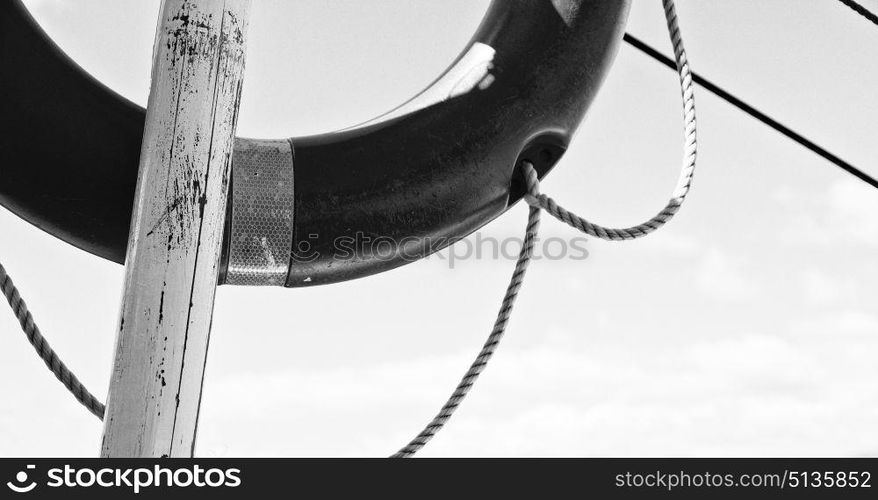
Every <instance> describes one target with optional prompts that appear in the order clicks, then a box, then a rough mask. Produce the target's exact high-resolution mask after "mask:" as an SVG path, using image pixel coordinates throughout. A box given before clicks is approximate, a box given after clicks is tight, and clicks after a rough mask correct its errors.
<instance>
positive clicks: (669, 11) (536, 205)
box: [393, 0, 697, 458]
mask: <svg viewBox="0 0 878 500" xmlns="http://www.w3.org/2000/svg"><path fill="white" fill-rule="evenodd" d="M663 4H664V7H665V19H666V20H667V23H668V33H669V34H670V37H671V43H672V44H673V46H674V58H675V60H676V62H677V73H679V75H680V89H681V92H682V95H683V133H684V137H685V138H684V142H683V166H682V169H681V171H680V177H679V179H678V181H677V186H676V188H674V192H673V194H672V195H671V200H670V201H669V202H668V204H667V205H666V206H665V208H663V209H662V210H661V211H660V212H659V213H658V214H656V215H655V216H654V217H653V218H651V219H649V220H648V221H646V222H644V223H642V224H638V225H636V226H632V227H629V228H624V229H612V228H607V227H603V226H599V225H597V224H592V223H591V222H588V221H587V220H585V219H583V218H582V217H579V216H578V215H576V214H574V213H572V212H570V211H568V210H566V209H564V208H563V207H561V206H559V205H558V204H557V203H555V200H553V199H552V198H550V197H548V196H546V195H544V194H540V183H539V178H538V177H537V171H536V169H534V167H533V165H532V164H531V163H529V162H523V163H522V168H523V169H524V175H525V179H526V180H527V193H526V194H525V200H526V201H527V203H528V204H529V205H530V212H529V214H528V224H527V231H526V233H525V238H524V244H523V245H522V248H521V253H520V254H519V256H518V261H517V262H516V263H515V271H514V272H513V273H512V279H511V280H510V282H509V286H508V287H507V289H506V295H505V296H504V297H503V303H502V305H501V306H500V312H499V313H498V314H497V320H496V321H495V322H494V329H493V330H492V331H491V335H489V336H488V340H487V342H485V345H484V346H483V347H482V350H481V351H480V352H479V355H478V356H476V359H475V361H474V362H473V363H472V365H470V367H469V369H468V370H467V371H466V374H464V376H463V379H461V381H460V383H459V384H458V385H457V387H456V388H455V389H454V392H453V393H452V394H451V397H450V398H448V401H446V402H445V404H444V405H442V408H441V409H440V410H439V413H438V414H437V415H436V416H435V417H434V418H433V420H431V421H430V423H429V424H427V426H426V427H425V428H424V430H422V431H421V432H420V433H419V434H418V435H417V436H415V438H414V439H412V440H411V441H410V442H409V443H408V444H407V445H406V446H404V447H403V448H402V449H400V450H399V451H398V452H397V453H396V454H395V455H393V458H409V457H412V456H414V454H415V453H417V452H418V450H420V449H421V448H423V447H424V445H426V444H427V442H428V441H429V440H430V439H432V438H433V436H435V435H436V433H437V432H439V430H440V429H442V427H443V426H444V425H445V424H446V423H447V422H448V420H449V419H450V418H451V415H452V414H453V413H454V411H455V410H457V408H458V407H459V406H460V403H461V402H462V401H463V398H465V397H466V395H467V394H468V393H469V391H470V389H472V386H473V384H474V383H475V381H476V379H477V378H478V377H479V375H480V374H481V373H482V371H483V370H484V369H485V366H486V365H487V364H488V361H489V360H490V359H491V356H493V355H494V352H495V350H496V349H497V345H498V344H499V342H500V339H501V338H502V337H503V334H504V333H505V331H506V326H507V324H508V322H509V317H510V315H511V314H512V306H513V304H514V303H515V298H516V296H517V295H518V291H519V289H520V288H521V285H522V282H523V281H524V274H525V271H526V270H527V266H528V264H529V262H530V259H531V256H532V253H533V242H534V240H535V238H536V236H537V229H538V228H539V220H540V210H545V211H546V212H549V213H550V214H551V215H553V216H554V217H556V218H557V219H559V220H561V221H563V222H565V223H567V224H569V225H570V226H572V227H574V228H576V229H578V230H580V231H582V232H584V233H586V234H589V235H591V236H594V237H597V238H602V239H605V240H631V239H634V238H640V237H642V236H646V235H647V234H649V233H651V232H653V231H655V230H656V229H658V228H660V227H662V226H663V225H665V224H666V223H667V222H668V221H669V220H671V218H673V217H674V214H676V213H677V211H678V210H679V209H680V206H681V205H682V204H683V201H684V200H685V199H686V195H687V194H688V193H689V187H690V185H691V184H692V176H693V175H694V173H695V156H696V151H697V141H696V128H697V127H696V122H695V98H694V95H693V89H692V75H691V73H690V71H689V62H688V60H687V59H686V51H685V50H684V49H683V38H682V36H681V35H680V26H679V25H678V22H677V12H676V10H675V9H674V1H673V0H663Z"/></svg>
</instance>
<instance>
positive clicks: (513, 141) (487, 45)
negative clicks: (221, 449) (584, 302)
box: [0, 0, 629, 286]
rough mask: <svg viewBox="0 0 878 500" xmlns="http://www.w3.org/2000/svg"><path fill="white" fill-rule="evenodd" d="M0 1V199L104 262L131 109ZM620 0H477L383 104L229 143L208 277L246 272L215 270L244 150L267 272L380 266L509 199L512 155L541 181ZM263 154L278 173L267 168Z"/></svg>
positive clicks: (130, 157)
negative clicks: (441, 47) (417, 76)
mask: <svg viewBox="0 0 878 500" xmlns="http://www.w3.org/2000/svg"><path fill="white" fill-rule="evenodd" d="M0 5H2V6H0V67H2V68H3V74H2V75H0V117H2V119H0V203H2V204H3V205H4V206H5V207H7V208H8V209H9V210H11V211H12V212H14V213H16V214H17V215H19V216H21V217H22V218H24V219H25V220H27V221H29V222H31V223H32V224H34V225H36V226H37V227H39V228H41V229H43V230H45V231H47V232H49V233H50V234H53V235H55V236H57V237H59V238H61V239H63V240H64V241H67V242H69V243H71V244H73V245H75V246H77V247H79V248H82V249H84V250H86V251H89V252H91V253H93V254H95V255H98V256H101V257H104V258H107V259H110V260H113V261H115V262H119V263H122V262H123V261H124V257H125V247H126V243H127V235H128V227H129V223H130V218H131V209H132V200H133V196H134V188H135V182H136V179H137V168H138V159H139V154H140V144H141V138H142V135H143V124H144V116H145V115H144V110H143V109H142V108H140V107H139V106H136V105H134V104H132V103H130V102H129V101H127V100H125V99H124V98H122V97H120V96H119V95H117V94H115V93H114V92H113V91H111V90H109V89H108V88H106V87H105V86H103V85H102V84H100V83H99V82H97V81H96V80H95V79H93V78H92V77H91V76H89V75H88V74H87V73H85V72H84V71H83V70H82V69H80V68H79V67H78V66H77V65H76V64H75V63H74V62H73V61H71V60H70V59H69V58H68V57H67V56H66V55H64V54H63V52H62V51H61V50H60V49H59V48H58V47H56V46H55V44H54V43H53V42H52V41H51V40H50V39H49V38H48V37H47V36H46V34H45V33H44V32H43V31H42V29H41V28H40V27H39V26H38V25H37V23H36V22H35V21H34V20H33V19H32V18H31V16H30V15H29V13H28V12H27V9H26V8H25V7H24V6H23V5H22V3H21V2H20V0H2V4H0ZM628 7H629V1H628V0H494V1H493V3H492V4H491V5H490V7H489V9H488V12H487V14H486V15H485V18H484V19H483V21H482V23H481V25H480V26H479V28H478V30H477V31H476V33H475V35H474V36H473V39H472V40H471V41H470V43H469V44H468V45H467V48H466V49H465V50H464V51H463V53H462V54H461V55H460V56H459V57H458V59H457V60H456V61H455V62H454V63H453V64H452V65H451V67H450V68H449V69H448V70H446V71H445V73H443V75H442V76H440V77H439V78H438V79H437V80H436V81H435V82H434V83H433V84H431V85H430V86H429V87H428V88H427V89H426V90H424V91H423V92H421V93H420V94H418V95H417V96H416V97H414V98H413V99H411V100H410V101H408V102H407V103H406V104H404V105H402V106H401V107H399V108H397V109H396V110H394V111H391V112H390V113H387V114H386V115H383V116H381V117H378V118H376V119H374V120H372V121H370V122H367V123H365V124H363V125H360V126H356V127H352V128H350V129H345V130H342V131H338V132H333V133H329V134H323V135H318V136H310V137H300V138H293V139H289V140H287V139H284V140H281V141H256V140H247V139H239V140H238V142H237V143H236V154H235V161H234V163H233V170H234V171H235V175H234V181H233V186H232V195H231V196H230V202H229V206H230V209H229V217H228V221H227V234H226V249H225V251H224V258H223V276H222V279H223V280H225V281H227V282H231V283H248V281H247V279H238V278H241V275H238V278H235V277H234V276H232V274H231V273H228V272H226V271H227V269H228V268H229V266H230V265H231V266H233V267H234V266H235V256H234V251H235V250H234V249H235V246H234V244H235V242H236V241H238V240H236V239H235V238H236V236H237V235H238V232H239V231H241V230H243V229H241V228H243V227H244V225H245V223H247V221H246V220H243V219H242V221H243V222H240V224H239V223H238V222H236V220H235V217H236V216H235V205H236V203H237V204H238V208H240V207H241V205H240V204H241V203H242V202H248V200H250V198H247V199H246V200H244V201H242V200H241V196H235V195H236V193H237V194H239V195H241V194H242V193H244V192H245V190H246V189H253V190H255V191H254V192H255V193H256V194H259V193H258V190H259V189H261V188H260V187H259V186H260V185H259V184H258V183H257V184H252V185H248V186H243V187H242V185H241V183H242V182H245V181H246V180H247V179H248V177H246V176H245V175H244V174H245V173H246V171H245V166H246V165H245V164H247V162H248V161H251V160H247V159H246V158H251V159H252V158H255V160H252V161H254V162H256V163H254V170H253V172H252V173H253V174H254V175H258V174H259V171H258V168H259V167H260V165H262V164H265V163H266V162H268V163H269V164H271V165H273V167H272V168H275V171H273V172H268V173H273V174H276V175H279V176H281V177H283V176H285V175H289V176H290V177H291V178H290V181H291V182H292V186H289V185H288V184H287V185H286V188H285V189H288V190H290V191H289V193H290V196H289V197H284V196H277V193H275V196H273V197H272V199H274V200H275V201H276V200H284V201H283V202H284V203H287V205H286V206H271V204H272V203H273V202H271V201H269V202H266V203H267V205H265V204H263V205H261V207H262V209H263V210H264V212H263V213H262V214H259V213H257V214H256V215H257V216H259V217H261V216H262V215H265V214H269V212H271V213H272V214H273V215H266V217H276V218H277V217H280V219H277V220H281V223H280V226H277V225H275V227H286V228H287V229H288V231H289V233H288V234H287V235H282V238H286V239H287V241H289V242H290V244H289V245H287V248H288V249H292V254H293V257H292V259H286V260H284V259H281V261H280V262H279V263H277V262H276V263H275V264H276V266H277V267H278V268H280V269H283V270H285V271H282V272H285V273H286V276H285V277H284V276H283V275H281V277H282V279H280V282H277V280H276V279H275V283H277V284H283V285H286V286H304V285H314V284H324V283H332V282H337V281H343V280H348V279H353V278H358V277H362V276H367V275H370V274H374V273H377V272H381V271H384V270H388V269H391V268H394V267H398V266H400V265H402V264H404V263H406V262H408V261H410V260H412V259H414V258H417V257H422V256H425V255H427V254H428V253H430V252H432V251H436V250H438V249H440V248H442V247H444V246H445V245H447V244H449V243H452V242H454V241H456V240H457V239H460V238H462V237H464V236H466V235H467V234H469V233H471V232H472V231H474V230H476V229H477V228H479V227H481V226H482V225H484V224H486V223H488V222H490V221H491V220H493V219H494V218H495V217H497V216H498V215H500V214H501V213H503V212H504V211H505V210H506V209H507V208H508V207H509V206H511V205H512V204H513V203H514V202H516V201H518V199H519V198H520V197H521V195H522V194H523V183H522V181H521V179H520V178H519V177H518V175H517V174H516V169H515V166H516V165H517V164H518V163H519V162H520V161H522V160H525V159H526V160H528V161H530V162H532V163H533V164H534V165H535V167H536V169H537V171H538V172H539V174H540V176H541V177H542V176H544V175H545V174H546V173H547V172H548V171H549V170H550V169H551V168H552V167H553V166H554V165H555V163H556V162H557V161H558V159H559V158H560V157H561V155H562V154H563V152H564V150H565V149H566V147H567V145H568V144H569V141H570V139H571V136H572V134H573V132H574V131H575V129H576V127H577V126H578V125H579V123H580V121H581V120H582V118H583V116H584V114H585V111H586V109H587V108H588V106H589V104H590V103H591V101H592V99H593V98H594V96H595V94H596V93H597V91H598V88H599V87H600V84H601V83H602V81H603V79H604V77H605V75H606V73H607V71H608V69H609V67H610V65H611V63H612V60H613V58H614V56H615V54H616V52H617V50H618V45H619V42H620V41H621V38H622V34H623V30H624V26H625V21H626V19H627V14H628ZM239 151H240V152H242V153H241V155H242V156H240V158H242V159H240V160H239ZM245 153H247V154H249V155H250V156H247V155H245ZM278 155H280V156H278ZM284 155H287V156H284ZM266 158H268V160H266ZM272 158H273V159H272ZM271 165H270V166H271ZM278 165H281V167H280V168H288V169H290V170H291V171H290V172H286V171H282V172H280V173H278V171H277V170H276V169H277V168H278ZM283 165H287V167H283ZM239 174H240V175H239ZM241 179H243V180H241ZM251 180H253V179H251ZM235 183H237V184H238V187H237V188H236V186H235ZM236 190H237V191H236ZM263 194H264V193H263ZM248 196H249V195H248ZM235 200H238V201H235ZM278 203H280V202H278ZM290 204H292V206H289V205H290ZM251 212H252V211H251ZM279 213H280V214H282V215H280V216H279V215H278V214H279ZM242 217H243V216H242ZM283 221H287V222H285V223H284V222H283ZM259 224H260V221H257V222H256V225H257V226H259ZM284 224H287V225H286V226H284ZM239 226H240V227H239ZM245 229H246V228H245ZM281 233H283V231H281ZM251 236H253V235H248V237H251ZM275 236H276V235H275ZM358 238H360V239H362V238H371V239H373V241H374V239H377V238H382V242H383V244H381V245H377V246H376V245H372V246H370V247H369V248H370V249H369V250H367V251H365V252H363V251H360V250H362V249H361V248H359V247H352V246H351V245H356V241H357V240H358ZM244 239H246V238H244ZM244 239H241V238H239V240H240V241H243V240H244ZM263 241H264V238H263ZM340 242H348V243H349V245H343V244H342V245H340V244H339V243H340ZM245 243H246V242H245ZM242 248H243V247H242ZM352 248H353V249H354V250H355V251H354V252H351V250H352ZM244 250H245V251H246V248H244ZM245 253H246V252H245ZM251 254H252V253H251ZM275 255H277V256H281V257H285V256H283V255H279V254H275ZM270 257H272V258H271V259H270V260H272V261H273V262H274V261H277V259H274V257H273V256H270ZM250 271H253V269H251V270H250ZM256 271H259V270H258V269H256ZM244 272H245V274H246V272H248V271H247V270H246V269H245V270H244ZM257 274H258V273H257ZM269 274H270V273H269ZM244 278H246V276H244ZM251 281H252V282H253V284H258V283H257V282H258V281H259V280H258V279H257V280H251Z"/></svg>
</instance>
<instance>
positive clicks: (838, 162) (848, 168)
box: [624, 33, 878, 189]
mask: <svg viewBox="0 0 878 500" xmlns="http://www.w3.org/2000/svg"><path fill="white" fill-rule="evenodd" d="M624 40H625V42H627V43H628V44H629V45H631V46H632V47H634V48H635V49H637V50H639V51H641V52H643V53H644V54H646V55H647V56H649V57H651V58H653V59H655V60H656V61H658V62H660V63H662V64H664V65H665V66H667V67H669V68H671V69H673V70H675V71H676V68H677V66H676V64H675V63H674V61H673V59H670V58H669V57H667V56H665V55H664V54H662V53H661V52H659V51H658V50H656V49H654V48H652V47H650V46H649V45H647V44H646V43H644V42H643V41H641V40H640V39H639V38H637V37H635V36H634V35H632V34H630V33H625V37H624ZM692 81H694V82H695V83H696V84H698V85H699V86H701V87H702V88H703V89H705V90H707V91H708V92H710V93H712V94H714V95H715V96H717V97H719V98H720V99H722V100H724V101H726V102H727V103H729V104H731V105H732V106H734V107H736V108H738V109H740V110H741V111H743V112H744V113H747V114H748V115H750V116H752V117H753V118H756V119H757V120H759V121H760V122H762V123H764V124H765V125H768V126H769V127H771V128H773V129H774V130H776V131H778V132H780V133H781V134H783V135H784V136H786V137H787V138H789V139H791V140H793V141H795V142H796V143H798V144H799V145H801V146H803V147H804V148H806V149H808V150H809V151H811V152H812V153H815V154H817V155H818V156H820V157H822V158H823V159H825V160H827V161H829V162H830V163H832V164H833V165H835V166H837V167H839V168H841V169H842V170H844V171H845V172H847V173H849V174H851V175H853V176H854V177H856V178H858V179H860V180H861V181H863V182H865V183H866V184H868V185H870V186H872V187H873V188H876V189H878V180H876V179H875V178H874V177H872V176H870V175H869V174H867V173H866V172H864V171H863V170H861V169H859V168H857V167H855V166H853V165H851V164H850V163H848V162H846V161H844V160H842V159H841V158H839V157H838V156H836V155H834V154H832V153H830V152H829V151H827V150H826V149H824V148H822V147H820V146H818V145H817V144H815V143H814V142H813V141H811V140H810V139H808V138H806V137H804V136H802V135H801V134H799V133H798V132H795V131H794V130H792V129H790V128H789V127H787V126H786V125H784V124H782V123H780V122H778V121H777V120H775V119H774V118H772V117H770V116H768V115H766V114H765V113H763V112H762V111H759V110H758V109H756V108H754V107H753V106H751V105H749V104H747V103H746V102H744V101H742V100H741V99H739V98H737V97H735V96H734V95H732V94H731V93H730V92H728V91H726V90H724V89H723V88H722V87H720V86H719V85H716V84H715V83H713V82H711V81H710V80H708V79H707V78H704V77H703V76H701V75H699V74H698V73H696V72H692Z"/></svg>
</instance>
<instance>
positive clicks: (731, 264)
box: [696, 248, 762, 301]
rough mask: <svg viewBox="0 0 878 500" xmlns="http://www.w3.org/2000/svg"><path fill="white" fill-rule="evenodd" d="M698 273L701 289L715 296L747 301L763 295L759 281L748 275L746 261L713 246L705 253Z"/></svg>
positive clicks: (720, 298) (698, 282)
mask: <svg viewBox="0 0 878 500" xmlns="http://www.w3.org/2000/svg"><path fill="white" fill-rule="evenodd" d="M696 273H697V274H696V283H697V284H698V287H699V289H700V290H701V291H702V292H704V293H705V294H707V295H709V296H711V297H713V298H716V299H719V300H726V301H747V300H753V299H754V298H759V297H760V296H761V295H762V289H761V287H760V286H759V284H758V283H757V281H756V280H755V279H753V278H752V277H751V276H750V275H748V271H747V266H746V261H745V260H744V259H742V258H737V257H732V256H730V255H728V254H726V253H724V252H723V251H721V250H719V249H717V248H711V249H709V250H708V251H707V252H706V253H705V254H704V257H702V259H701V262H700V263H699V264H698V268H697V272H696Z"/></svg>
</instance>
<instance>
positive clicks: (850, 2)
mask: <svg viewBox="0 0 878 500" xmlns="http://www.w3.org/2000/svg"><path fill="white" fill-rule="evenodd" d="M838 1H839V2H841V3H843V4H845V5H847V6H848V7H850V8H851V9H853V11H854V12H856V13H857V14H859V15H861V16H863V17H864V18H866V19H868V20H869V21H872V24H874V25H875V26H878V15H875V14H874V13H873V12H872V11H870V10H869V9H867V8H865V7H863V6H862V5H860V4H858V3H857V2H854V0H838Z"/></svg>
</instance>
